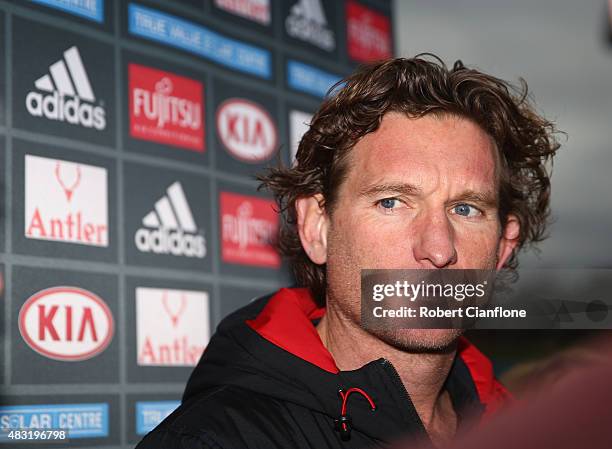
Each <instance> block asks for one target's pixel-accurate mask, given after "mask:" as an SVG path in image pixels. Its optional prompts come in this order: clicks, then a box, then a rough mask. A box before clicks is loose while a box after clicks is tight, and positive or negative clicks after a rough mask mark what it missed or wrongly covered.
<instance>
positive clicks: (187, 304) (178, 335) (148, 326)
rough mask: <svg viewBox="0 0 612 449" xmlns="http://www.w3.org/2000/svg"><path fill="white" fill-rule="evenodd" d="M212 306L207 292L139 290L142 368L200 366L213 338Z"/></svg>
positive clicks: (138, 340) (138, 339)
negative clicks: (204, 352)
mask: <svg viewBox="0 0 612 449" xmlns="http://www.w3.org/2000/svg"><path fill="white" fill-rule="evenodd" d="M208 307H209V305H208V293H206V292H202V291H191V290H170V289H159V288H147V287H138V288H137V289H136V347H137V354H138V355H137V363H138V365H141V366H194V365H196V364H197V362H198V360H199V358H200V356H201V355H202V352H203V351H204V348H205V346H206V344H207V342H208V339H209V336H210V330H209V308H208Z"/></svg>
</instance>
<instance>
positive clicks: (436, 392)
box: [138, 57, 558, 449]
mask: <svg viewBox="0 0 612 449" xmlns="http://www.w3.org/2000/svg"><path fill="white" fill-rule="evenodd" d="M513 92H514V91H513V90H512V89H511V87H510V86H509V85H507V84H506V83H505V82H503V81H501V80H498V79H496V78H494V77H491V76H489V75H486V74H483V73H481V72H478V71H476V70H470V69H467V68H465V67H464V66H463V65H462V64H461V63H460V62H458V63H456V64H455V66H454V67H453V68H452V69H450V70H449V69H447V68H446V67H445V66H444V65H443V64H441V63H440V62H438V61H436V60H432V59H430V58H426V57H417V58H413V59H392V60H388V61H384V62H380V63H376V64H373V65H369V66H366V67H363V68H362V69H360V70H359V71H358V72H357V73H355V74H354V75H352V76H350V77H349V78H347V79H346V80H345V84H344V85H343V87H342V88H341V89H340V90H339V91H337V92H336V93H334V94H333V95H332V96H331V97H330V98H328V99H327V100H326V101H325V102H324V103H323V105H322V106H321V108H320V109H319V111H318V112H317V113H316V114H315V116H314V118H313V120H312V123H311V126H310V129H309V131H308V132H307V133H306V134H305V135H304V137H303V139H302V141H301V143H300V145H299V149H298V153H297V161H296V164H295V165H294V166H293V167H291V168H277V169H272V170H271V171H270V172H269V173H268V174H267V175H265V176H262V177H261V178H260V179H261V180H262V181H263V184H264V185H265V186H266V187H267V188H269V189H271V190H272V191H273V192H274V194H275V195H276V198H277V201H278V203H279V205H280V207H281V210H282V211H283V212H284V215H285V218H286V223H285V225H284V227H283V229H282V231H281V236H280V241H279V247H280V249H281V250H282V252H283V253H284V254H285V255H287V256H289V257H290V258H291V259H292V262H293V268H294V272H295V275H296V279H297V281H298V284H299V285H300V286H301V288H295V289H281V290H280V291H278V292H276V293H275V294H273V295H270V296H268V297H265V298H260V299H259V300H257V301H255V302H253V303H252V304H250V305H249V306H247V307H245V308H243V309H241V310H239V311H237V312H235V313H234V314H232V315H230V316H229V317H227V318H226V319H225V320H224V321H223V322H222V323H221V324H220V325H219V327H218V330H217V333H216V334H215V335H214V336H213V338H212V339H211V341H210V344H209V346H208V348H207V349H206V352H205V353H204V355H203V357H202V359H201V361H200V363H199V365H198V366H197V367H196V369H195V371H194V373H193V374H192V376H191V379H190V380H189V383H188V385H187V388H186V391H185V394H184V397H183V403H182V405H181V406H180V407H179V408H178V409H177V410H176V411H175V412H174V413H173V414H172V415H170V416H169V417H168V418H167V419H166V420H165V421H164V422H163V423H162V424H160V425H159V426H158V427H157V428H156V429H155V430H154V431H153V432H152V433H151V434H149V435H148V436H147V437H145V439H144V440H143V441H142V442H141V443H140V445H139V446H138V447H139V449H149V448H163V449H173V448H223V449H235V448H266V449H272V448H317V449H323V448H340V447H343V448H358V447H384V446H387V445H388V444H390V443H392V442H393V441H394V440H396V439H397V438H398V437H401V436H404V437H405V436H411V437H414V438H419V439H428V440H430V441H431V442H432V443H433V444H435V445H442V444H444V443H446V442H447V441H449V440H450V439H451V438H452V437H453V436H454V435H455V433H456V432H457V431H458V430H459V429H460V428H461V427H462V426H463V423H465V422H467V417H469V416H474V415H476V416H478V417H479V419H482V417H484V416H486V415H488V414H490V413H491V412H494V411H495V409H496V408H498V407H499V406H500V405H501V404H502V403H503V402H504V401H506V400H507V399H508V398H509V395H508V393H507V392H506V390H505V389H504V388H503V387H502V386H501V385H500V384H499V383H498V382H497V381H496V380H495V379H494V377H493V374H492V369H491V365H490V363H489V361H488V360H487V359H486V358H485V357H484V356H483V355H482V354H481V353H480V352H478V350H477V349H476V348H474V347H473V346H472V345H471V344H470V343H469V342H468V341H467V340H465V339H463V338H461V337H460V332H459V331H457V330H453V329H450V330H444V329H433V330H427V329H420V330H410V329H407V330H396V331H391V330H382V331H366V330H364V329H363V328H362V327H361V326H360V272H361V269H362V268H413V269H423V268H426V269H457V268H479V269H500V268H501V267H504V266H506V267H516V263H517V261H516V253H517V251H518V250H519V249H520V248H522V247H524V246H525V245H527V244H529V243H533V242H536V241H538V240H540V239H541V238H542V236H543V233H544V230H545V225H546V218H547V216H548V203H549V192H550V184H549V177H548V174H547V170H546V163H547V162H548V161H549V160H550V158H551V157H552V156H553V154H554V153H555V151H556V150H557V148H558V145H557V143H556V141H555V139H554V138H553V132H554V129H553V126H552V125H551V124H550V123H549V122H547V121H546V120H544V119H543V118H541V117H539V116H538V115H537V114H536V113H535V112H534V111H533V109H532V107H531V106H530V105H529V103H528V102H527V101H526V94H525V95H522V96H516V95H514V94H513Z"/></svg>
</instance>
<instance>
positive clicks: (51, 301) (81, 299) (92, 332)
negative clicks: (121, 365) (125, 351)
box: [19, 287, 114, 361]
mask: <svg viewBox="0 0 612 449" xmlns="http://www.w3.org/2000/svg"><path fill="white" fill-rule="evenodd" d="M19 332H20V333H21V336H22V337H23V339H24V341H25V342H26V343H27V344H28V346H30V347H31V348H32V349H33V350H34V351H36V352H38V353H39V354H41V355H43V356H45V357H49V358H51V359H56V360H63V361H78V360H85V359H89V358H91V357H94V356H96V355H98V354H100V353H101V352H102V351H104V350H105V349H106V348H107V347H108V345H109V344H110V342H111V340H112V338H113V333H114V320H113V315H112V313H111V311H110V309H109V308H108V306H107V305H106V303H105V302H104V301H103V300H102V299H101V298H100V297H99V296H97V295H95V294H94V293H92V292H90V291H87V290H84V289H82V288H77V287H53V288H49V289H46V290H42V291H40V292H38V293H36V294H34V295H32V296H31V297H30V298H28V300H27V301H26V302H25V303H24V305H23V306H22V308H21V310H20V312H19Z"/></svg>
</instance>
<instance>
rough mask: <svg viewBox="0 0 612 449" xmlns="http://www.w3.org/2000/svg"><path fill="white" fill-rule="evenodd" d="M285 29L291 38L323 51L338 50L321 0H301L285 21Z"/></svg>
mask: <svg viewBox="0 0 612 449" xmlns="http://www.w3.org/2000/svg"><path fill="white" fill-rule="evenodd" d="M285 29H286V30H287V34H288V35H289V36H291V37H294V38H296V39H300V40H303V41H306V42H308V43H310V44H313V45H316V46H317V47H319V48H322V49H323V50H326V51H333V50H334V48H336V38H335V36H334V33H333V32H332V31H331V30H330V29H329V28H328V27H327V19H326V18H325V13H324V12H323V7H322V6H321V2H320V0H299V1H298V3H296V4H295V5H293V7H292V8H291V12H290V13H289V15H288V16H287V19H286V20H285Z"/></svg>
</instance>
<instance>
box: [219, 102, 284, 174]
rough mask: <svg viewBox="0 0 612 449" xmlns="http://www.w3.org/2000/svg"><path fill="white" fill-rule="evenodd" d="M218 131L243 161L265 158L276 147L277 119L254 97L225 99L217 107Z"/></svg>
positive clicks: (228, 148)
mask: <svg viewBox="0 0 612 449" xmlns="http://www.w3.org/2000/svg"><path fill="white" fill-rule="evenodd" d="M217 131H218V133H219V138H220V139H221V141H222V142H223V144H224V145H225V147H226V148H227V150H228V151H229V152H230V154H231V155H232V156H233V157H235V158H236V159H238V160H240V161H243V162H249V163H258V162H262V161H265V160H267V159H269V158H270V157H271V156H272V155H273V154H274V152H275V151H276V145H277V142H278V133H277V130H276V125H275V124H274V120H273V119H272V117H271V116H270V114H269V113H268V112H267V111H266V110H265V109H264V108H263V107H261V106H260V105H258V104H256V103H253V102H252V101H248V100H245V99H240V98H232V99H229V100H226V101H225V102H223V103H222V104H221V105H220V106H219V108H218V109H217Z"/></svg>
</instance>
